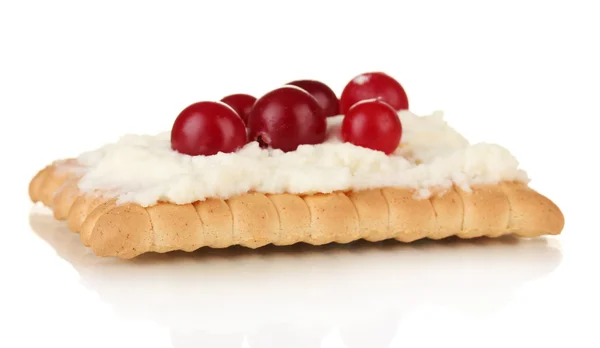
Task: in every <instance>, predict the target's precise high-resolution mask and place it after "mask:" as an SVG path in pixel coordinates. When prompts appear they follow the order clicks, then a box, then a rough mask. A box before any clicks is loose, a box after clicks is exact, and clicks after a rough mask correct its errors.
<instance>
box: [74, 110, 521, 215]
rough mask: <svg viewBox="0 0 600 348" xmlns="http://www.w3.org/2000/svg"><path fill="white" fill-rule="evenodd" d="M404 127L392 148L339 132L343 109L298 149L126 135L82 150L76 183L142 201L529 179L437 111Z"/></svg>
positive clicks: (502, 152) (404, 114)
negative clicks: (219, 147) (209, 147)
mask: <svg viewBox="0 0 600 348" xmlns="http://www.w3.org/2000/svg"><path fill="white" fill-rule="evenodd" d="M398 116H399V117H400V120H401V122H402V128H403V134H402V139H401V142H400V146H399V147H398V149H397V150H396V152H394V153H393V154H391V155H389V156H388V155H386V154H384V153H382V152H379V151H373V150H370V149H367V148H363V147H359V146H355V145H352V144H350V143H344V142H342V141H341V140H340V127H341V122H342V120H343V116H335V117H330V118H328V120H327V123H328V125H327V139H326V141H325V142H324V143H322V144H318V145H301V146H299V147H298V149H297V150H296V151H291V152H287V153H284V152H282V151H280V150H274V149H262V148H260V147H259V145H258V143H257V142H251V143H248V144H247V145H246V146H245V147H243V148H242V149H240V150H239V151H237V152H236V153H218V154H216V155H213V156H189V155H184V154H180V153H177V152H176V151H173V150H172V149H171V142H170V132H164V133H161V134H158V135H125V136H123V137H122V138H121V139H119V140H118V141H116V142H115V143H111V144H108V145H105V146H103V147H101V148H99V149H97V150H94V151H90V152H86V153H83V154H81V155H80V156H79V157H78V158H77V161H78V162H79V163H80V164H81V165H82V166H83V174H82V177H81V179H80V181H79V188H80V189H81V190H83V191H90V192H91V191H97V190H100V191H103V192H105V193H107V194H109V195H114V196H116V197H118V203H126V202H133V203H138V204H140V205H142V206H149V205H153V204H155V203H156V202H158V201H167V202H172V203H176V204H185V203H191V202H194V201H198V200H204V199H207V198H223V199H227V198H230V197H232V196H236V195H240V194H244V193H247V192H262V193H293V194H312V193H331V192H334V191H340V190H344V191H348V190H362V189H371V188H383V187H406V188H413V189H415V190H416V192H417V194H418V196H420V197H423V198H426V197H428V196H429V195H430V194H431V192H432V189H433V188H436V189H439V188H447V187H450V186H452V185H453V184H454V185H458V186H460V187H462V188H463V189H465V190H468V189H469V187H470V185H472V184H494V183H497V182H500V181H522V182H527V181H528V178H527V174H526V173H525V172H524V171H523V170H521V169H519V163H518V161H517V160H516V159H515V158H514V157H513V155H512V154H511V153H510V152H509V151H508V150H507V149H505V148H503V147H501V146H499V145H496V144H487V143H479V144H473V145H471V144H469V142H468V141H467V140H466V139H465V138H464V137H463V136H462V135H460V134H459V133H458V132H456V131H455V130H454V129H453V128H452V127H450V126H449V125H448V124H447V123H446V122H445V121H444V119H443V114H442V113H441V112H435V113H433V114H432V115H428V116H417V115H415V114H413V113H411V112H409V111H400V112H399V113H398Z"/></svg>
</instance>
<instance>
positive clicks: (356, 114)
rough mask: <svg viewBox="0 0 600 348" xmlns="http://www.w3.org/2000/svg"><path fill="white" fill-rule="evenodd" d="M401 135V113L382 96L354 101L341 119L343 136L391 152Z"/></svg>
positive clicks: (373, 148)
mask: <svg viewBox="0 0 600 348" xmlns="http://www.w3.org/2000/svg"><path fill="white" fill-rule="evenodd" d="M401 138H402V124H401V123H400V118H399V117H398V114H397V113H396V111H395V110H394V108H392V107H391V106H390V105H388V104H387V103H384V102H382V101H380V100H375V99H371V100H363V101H360V102H358V103H356V104H354V105H353V106H352V107H351V108H350V110H348V112H347V113H346V115H345V116H344V120H343V121H342V140H343V141H345V142H349V143H352V144H354V145H357V146H362V147H366V148H369V149H372V150H377V151H382V152H385V153H386V154H388V155H389V154H390V153H392V152H394V151H395V150H396V148H397V147H398V145H399V144H400V139H401Z"/></svg>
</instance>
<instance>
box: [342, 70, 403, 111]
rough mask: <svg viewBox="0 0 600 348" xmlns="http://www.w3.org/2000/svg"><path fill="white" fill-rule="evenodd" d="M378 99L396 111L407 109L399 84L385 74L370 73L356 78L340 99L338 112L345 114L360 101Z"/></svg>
mask: <svg viewBox="0 0 600 348" xmlns="http://www.w3.org/2000/svg"><path fill="white" fill-rule="evenodd" d="M367 99H379V100H382V101H384V102H386V103H388V104H389V105H390V106H391V107H393V108H394V109H396V110H406V109H408V97H407V96H406V92H405V91H404V88H403V87H402V86H401V85H400V83H399V82H398V81H396V80H394V79H393V78H392V77H390V76H389V75H387V74H384V73H381V72H371V73H365V74H361V75H358V76H356V77H355V78H353V79H352V81H350V82H349V83H348V84H347V85H346V87H344V90H343V91H342V96H341V97H340V110H341V112H342V113H343V114H346V112H348V110H349V109H350V108H351V107H352V105H354V104H356V103H357V102H359V101H361V100H367Z"/></svg>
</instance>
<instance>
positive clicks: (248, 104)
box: [221, 93, 256, 124]
mask: <svg viewBox="0 0 600 348" xmlns="http://www.w3.org/2000/svg"><path fill="white" fill-rule="evenodd" d="M221 101H222V102H223V103H225V104H227V105H229V106H231V107H232V108H233V110H235V112H237V114H238V115H240V117H241V118H242V120H243V121H244V124H246V123H248V115H249V114H250V110H252V105H254V102H255V101H256V98H254V97H253V96H251V95H248V94H241V93H240V94H232V95H228V96H226V97H224V98H223V99H221Z"/></svg>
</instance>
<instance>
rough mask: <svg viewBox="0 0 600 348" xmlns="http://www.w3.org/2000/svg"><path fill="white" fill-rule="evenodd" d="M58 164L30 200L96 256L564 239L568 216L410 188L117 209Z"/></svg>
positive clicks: (492, 194)
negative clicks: (426, 194)
mask: <svg viewBox="0 0 600 348" xmlns="http://www.w3.org/2000/svg"><path fill="white" fill-rule="evenodd" d="M64 163H67V164H69V165H73V160H66V161H60V162H55V163H52V164H50V165H48V166H46V167H45V168H43V169H42V170H40V171H39V172H38V173H37V174H36V175H35V176H34V177H33V179H32V180H31V182H30V185H29V196H30V198H31V200H32V201H33V202H41V203H42V204H44V205H45V206H47V207H49V208H50V209H52V211H53V215H54V217H55V218H56V219H57V220H66V221H67V225H68V227H69V229H70V230H71V231H73V232H75V233H79V235H80V237H81V241H82V243H83V244H84V245H85V246H88V247H90V248H91V249H92V250H93V251H94V253H96V254H97V255H98V256H116V257H119V258H124V259H130V258H133V257H136V256H138V255H140V254H143V253H147V252H158V253H165V252H169V251H174V250H183V251H188V252H191V251H194V250H197V249H199V248H201V247H211V248H227V247H229V246H232V245H241V246H244V247H248V248H258V247H262V246H264V245H267V244H274V245H291V244H295V243H299V242H304V243H308V244H312V245H322V244H327V243H334V242H335V243H349V242H352V241H355V240H358V239H365V240H368V241H372V242H376V241H381V240H386V239H396V240H398V241H400V242H407V243H408V242H412V241H415V240H419V239H423V238H430V239H443V238H447V237H450V236H454V235H456V236H458V237H459V238H476V237H481V236H487V237H499V236H503V235H507V234H513V235H516V236H520V237H527V238H531V237H538V236H542V235H557V234H560V233H561V231H562V229H563V227H564V216H563V214H562V212H561V210H560V209H559V208H558V207H557V206H556V204H554V202H552V201H551V200H550V199H548V198H547V197H546V196H544V195H542V194H540V193H538V192H536V191H535V190H533V189H531V188H530V187H528V186H527V185H526V184H523V183H519V182H502V183H500V184H497V185H475V186H472V187H471V192H467V191H464V190H462V189H461V188H459V187H453V188H452V189H451V190H447V191H444V192H440V193H438V194H436V195H434V196H432V197H430V198H429V199H416V198H415V195H414V192H413V191H412V190H410V189H403V188H383V189H373V190H363V191H354V192H334V193H330V194H313V195H294V194H262V193H248V194H244V195H240V196H236V197H232V198H229V199H226V200H223V199H215V198H211V199H207V200H205V201H197V202H194V203H191V204H183V205H177V204H172V203H167V202H159V203H157V204H155V205H153V206H150V207H142V206H140V205H138V204H132V203H128V204H122V205H117V204H116V201H115V200H114V199H109V198H106V197H103V196H102V195H101V194H93V193H92V194H90V193H85V194H84V193H82V192H80V191H79V189H78V187H77V180H78V176H77V174H76V171H70V170H65V169H64V167H65V166H64V165H63V164H64Z"/></svg>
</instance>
